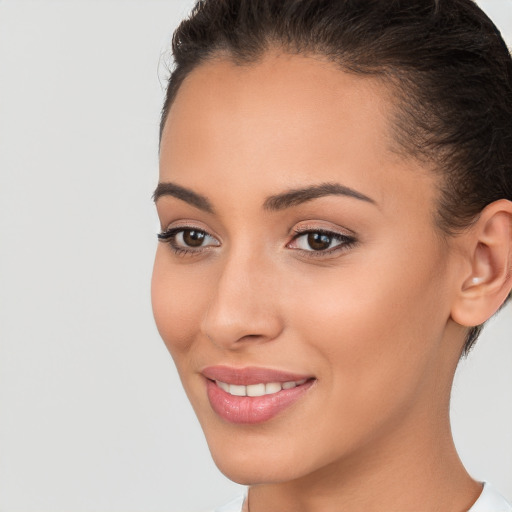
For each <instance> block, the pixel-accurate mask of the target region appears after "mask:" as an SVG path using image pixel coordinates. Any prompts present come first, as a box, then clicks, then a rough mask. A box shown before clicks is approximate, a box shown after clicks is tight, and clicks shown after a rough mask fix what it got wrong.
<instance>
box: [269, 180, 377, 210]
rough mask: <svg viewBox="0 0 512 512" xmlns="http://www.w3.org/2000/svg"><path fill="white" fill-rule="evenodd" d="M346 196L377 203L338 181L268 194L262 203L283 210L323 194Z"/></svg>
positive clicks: (270, 207) (271, 208) (272, 208)
mask: <svg viewBox="0 0 512 512" xmlns="http://www.w3.org/2000/svg"><path fill="white" fill-rule="evenodd" d="M331 195H338V196H340V195H341V196H346V197H352V198H355V199H359V200H360V201H365V202H368V203H371V204H375V205H376V204H377V203H376V202H375V201H374V200H373V199H371V198H370V197H368V196H365V195H364V194H361V192H358V191H357V190H354V189H352V188H349V187H345V186H344V185H340V184H339V183H321V184H320V185H313V186H311V187H305V188H298V189H292V190H289V191H287V192H283V193H281V194H277V195H275V196H270V197H269V198H267V199H266V200H265V202H264V203H263V208H264V209H265V210H270V211H278V210H284V209H286V208H290V207H292V206H297V205H299V204H302V203H305V202H307V201H311V200H312V199H318V198H319V197H324V196H331Z"/></svg>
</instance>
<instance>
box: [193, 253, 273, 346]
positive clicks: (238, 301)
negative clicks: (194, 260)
mask: <svg viewBox="0 0 512 512" xmlns="http://www.w3.org/2000/svg"><path fill="white" fill-rule="evenodd" d="M219 267H220V268H219V269H218V274H217V281H216V283H215V286H214V287H213V293H212V298H211V300H210V303H209V305H208V308H207V310H206V312H205V315H204V317H203V320H202V323H201V331H202V333H203V334H204V335H205V336H206V337H207V338H209V339H210V341H211V342H212V343H213V344H215V345H217V346H218V347H221V348H224V349H230V350H238V349H241V348H243V347H245V346H246V345H247V343H248V342H250V343H255V342H266V341H270V340H273V339H275V338H277V337H278V336H279V334H280V333H281V331H282V329H283V322H282V319H281V316H280V308H279V304H278V302H279V291H278V287H279V282H278V281H279V279H276V274H275V270H273V268H272V262H267V263H265V262H264V261H263V258H262V257H258V256H255V255H250V254H248V255H244V254H240V253H239V254H238V255H236V254H233V255H231V256H230V257H226V259H225V261H223V262H222V263H219Z"/></svg>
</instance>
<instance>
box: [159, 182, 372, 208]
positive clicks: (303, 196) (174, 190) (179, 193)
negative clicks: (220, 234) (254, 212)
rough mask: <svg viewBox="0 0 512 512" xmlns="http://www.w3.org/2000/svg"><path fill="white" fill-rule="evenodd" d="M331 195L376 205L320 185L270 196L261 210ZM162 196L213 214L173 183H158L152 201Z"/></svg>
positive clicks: (204, 201)
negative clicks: (179, 200) (174, 198)
mask: <svg viewBox="0 0 512 512" xmlns="http://www.w3.org/2000/svg"><path fill="white" fill-rule="evenodd" d="M332 195H338V196H346V197H352V198H354V199H359V200H360V201H365V202H367V203H371V204H376V203H375V201H374V200H373V199H371V198H370V197H368V196H366V195H364V194H362V193H361V192H358V191H357V190H354V189H352V188H349V187H346V186H344V185H340V184H339V183H321V184H319V185H312V186H310V187H304V188H297V189H292V190H288V191H286V192H282V193H281V194H277V195H274V196H270V197H268V198H267V199H266V200H265V202H264V203H263V208H264V209H265V210H269V211H279V210H284V209H286V208H290V207H292V206H297V205H299V204H302V203H305V202H307V201H311V200H313V199H318V198H320V197H325V196H332ZM162 196H172V197H176V198H177V199H181V200H182V201H185V202H186V203H189V204H191V205H192V206H195V207H196V208H199V209H200V210H203V211H205V212H207V213H214V209H213V206H212V204H211V203H210V200H209V199H208V198H207V197H206V196H203V195H201V194H198V193H197V192H194V191H192V190H190V189H188V188H185V187H182V186H180V185H176V184H175V183H170V182H166V183H159V184H158V186H157V187H156V189H155V192H154V193H153V200H154V201H155V202H156V201H157V200H158V199H159V198H160V197H162Z"/></svg>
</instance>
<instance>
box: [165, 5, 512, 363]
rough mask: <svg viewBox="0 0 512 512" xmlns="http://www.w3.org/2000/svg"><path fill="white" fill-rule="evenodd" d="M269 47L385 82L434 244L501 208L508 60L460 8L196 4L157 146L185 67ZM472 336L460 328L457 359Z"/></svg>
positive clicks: (508, 192) (477, 17) (183, 27)
mask: <svg viewBox="0 0 512 512" xmlns="http://www.w3.org/2000/svg"><path fill="white" fill-rule="evenodd" d="M273 49H276V50H280V51H283V52H286V53H289V54H305V55H308V54H309V55H317V56H322V57H324V58H326V59H328V60H329V61H331V62H333V63H335V64H336V65H338V66H339V67H340V69H341V70H344V71H346V72H350V73H356V74H361V75H366V76H374V77H377V78H380V79H382V80H383V81H385V82H388V83H389V84H390V85H391V87H392V91H393V93H394V97H395V98H396V107H397V108H396V116H395V119H394V120H393V121H394V123H393V128H394V137H395V140H396V142H398V147H399V148H400V150H401V151H403V152H405V154H408V155H410V156H413V157H414V158H417V159H419V160H420V161H422V162H427V163H430V164H432V168H433V169H434V172H437V173H439V174H440V175H441V176H442V179H441V180H440V182H441V186H440V191H439V199H438V205H437V212H436V224H437V225H438V227H439V228H440V230H441V232H443V233H445V235H447V236H450V235H451V236H455V235H456V234H458V233H461V232H463V231H464V230H465V229H467V228H468V227H470V226H471V225H472V223H473V222H474V221H475V220H477V219H478V216H479V214H480V212H481V211H482V210H483V209H484V208H485V206H487V205H488V204H490V203H492V202H493V201H496V200H498V199H502V198H505V199H509V200H512V59H511V56H510V53H509V50H508V48H507V46H506V44H505V42H504V41H503V38H502V37H501V34H500V32H499V31H498V29H497V28H496V26H495V25H494V24H493V23H492V21H491V20H490V19H489V18H488V17H487V16H486V15H485V14H484V13H483V11H482V10H481V9H480V8H479V7H478V6H477V5H476V4H475V3H474V2H473V1H472V0H199V1H198V2H197V3H196V5H195V7H194V8H193V10H192V12H191V15H190V17H189V18H188V19H186V20H184V21H183V22H182V23H181V24H180V25H179V27H178V28H177V30H176V31H175V33H174V36H173V41H172V52H173V59H174V66H173V68H172V71H171V74H170V78H169V82H168V86H167V93H166V97H165V102H164V106H163V110H162V117H161V124H160V138H161V136H162V132H163V128H164V125H165V121H166V119H167V116H168V113H169V109H170V107H171V105H172V103H173V100H174V99H175V97H176V94H177V92H178V90H179V88H180V86H181V84H182V83H183V80H184V79H185V78H186V77H187V75H188V74H189V73H190V72H191V71H192V70H193V69H195V68H196V67H198V66H199V65H200V64H201V63H203V62H205V61H208V60H210V59H213V58H215V57H219V56H220V57H225V58H229V59H231V60H232V61H233V62H234V63H236V64H238V65H250V64H252V63H255V62H257V61H258V60H259V59H261V58H263V57H264V56H265V54H266V53H267V52H269V51H271V50H273ZM508 298H510V295H509V297H508ZM508 298H507V300H508ZM482 327H483V326H482V325H480V326H475V327H472V328H470V329H469V332H468V335H467V338H466V341H465V344H464V351H463V353H464V355H467V353H468V352H469V350H470V349H471V347H472V346H473V344H474V343H475V341H476V339H477V338H478V336H479V334H480V331H481V329H482Z"/></svg>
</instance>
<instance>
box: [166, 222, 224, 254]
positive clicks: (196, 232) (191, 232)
mask: <svg viewBox="0 0 512 512" xmlns="http://www.w3.org/2000/svg"><path fill="white" fill-rule="evenodd" d="M158 240H159V241H161V242H165V243H168V244H169V245H170V246H171V248H172V249H173V250H174V251H175V252H176V253H178V254H183V253H194V252H195V253H197V252H201V251H202V250H203V249H205V248H207V247H218V246H219V245H220V242H219V241H218V240H217V239H216V238H215V237H213V236H212V235H210V234H209V233H207V232H206V231H203V230H202V229H197V228H192V227H190V228H187V227H176V228H171V229H168V230H167V231H164V232H163V233H159V234H158Z"/></svg>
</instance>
